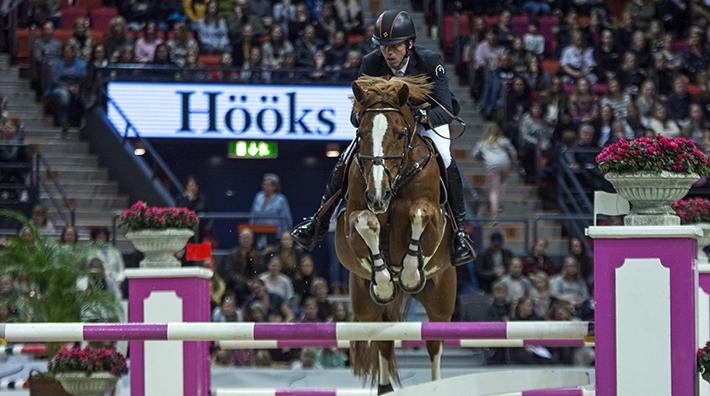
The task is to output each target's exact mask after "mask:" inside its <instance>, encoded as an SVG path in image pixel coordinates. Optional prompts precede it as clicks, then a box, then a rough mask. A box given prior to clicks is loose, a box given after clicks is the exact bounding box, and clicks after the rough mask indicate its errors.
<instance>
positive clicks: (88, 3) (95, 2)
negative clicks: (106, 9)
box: [74, 0, 103, 11]
mask: <svg viewBox="0 0 710 396" xmlns="http://www.w3.org/2000/svg"><path fill="white" fill-rule="evenodd" d="M102 3H103V0H76V3H74V5H76V6H78V7H84V8H86V9H87V10H89V11H91V10H93V9H94V8H99V7H101V6H102V5H103V4H102Z"/></svg>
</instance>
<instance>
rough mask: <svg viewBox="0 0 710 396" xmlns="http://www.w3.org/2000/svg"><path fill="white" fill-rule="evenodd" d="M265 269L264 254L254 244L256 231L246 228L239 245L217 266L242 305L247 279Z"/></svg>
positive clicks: (220, 274)
mask: <svg viewBox="0 0 710 396" xmlns="http://www.w3.org/2000/svg"><path fill="white" fill-rule="evenodd" d="M264 269H265V267H264V264H263V259H262V256H261V254H260V253H259V252H258V251H257V250H256V247H255V246H254V233H253V232H252V231H251V230H249V229H244V230H242V231H241V232H240V233H239V245H238V246H237V247H235V248H234V249H232V250H230V251H229V253H227V255H226V256H225V257H224V259H223V260H222V264H221V265H220V266H218V267H217V273H218V274H219V276H221V277H222V279H224V281H225V283H226V286H227V290H228V291H232V292H233V293H234V295H235V296H237V299H238V300H239V301H238V302H239V303H240V305H241V303H242V302H243V301H242V298H243V297H244V295H243V293H245V291H246V289H247V282H246V280H247V279H248V278H252V277H254V276H256V275H257V274H260V273H262V272H264Z"/></svg>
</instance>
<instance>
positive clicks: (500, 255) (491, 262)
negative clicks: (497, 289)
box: [475, 231, 513, 294]
mask: <svg viewBox="0 0 710 396" xmlns="http://www.w3.org/2000/svg"><path fill="white" fill-rule="evenodd" d="M512 258H513V252H512V251H511V250H510V249H507V248H505V247H503V234H501V233H500V232H499V231H494V232H492V233H491V236H490V243H489V245H488V246H487V247H486V249H485V250H483V251H482V252H481V253H480V254H479V255H478V259H477V260H476V267H475V269H476V277H477V278H478V285H479V286H480V287H481V290H483V291H484V292H486V293H489V294H490V293H492V285H493V283H495V282H496V281H497V280H498V279H500V277H502V276H503V275H504V274H505V271H506V269H507V268H508V265H509V263H510V260H511V259H512Z"/></svg>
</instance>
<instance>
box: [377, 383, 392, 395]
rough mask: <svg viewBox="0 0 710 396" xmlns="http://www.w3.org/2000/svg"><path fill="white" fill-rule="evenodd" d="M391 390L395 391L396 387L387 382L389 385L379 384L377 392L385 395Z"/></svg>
mask: <svg viewBox="0 0 710 396" xmlns="http://www.w3.org/2000/svg"><path fill="white" fill-rule="evenodd" d="M390 392H394V389H393V388H392V384H387V385H377V394H378V395H384V394H387V393H390Z"/></svg>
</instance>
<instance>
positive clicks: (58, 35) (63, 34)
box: [54, 29, 72, 44]
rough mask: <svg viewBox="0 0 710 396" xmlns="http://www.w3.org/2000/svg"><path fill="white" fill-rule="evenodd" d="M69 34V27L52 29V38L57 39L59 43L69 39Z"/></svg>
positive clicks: (70, 31)
mask: <svg viewBox="0 0 710 396" xmlns="http://www.w3.org/2000/svg"><path fill="white" fill-rule="evenodd" d="M71 34H72V30H71V29H57V30H55V31H54V38H55V39H57V41H59V42H60V43H62V44H64V43H66V42H67V41H68V40H69V37H71Z"/></svg>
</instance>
